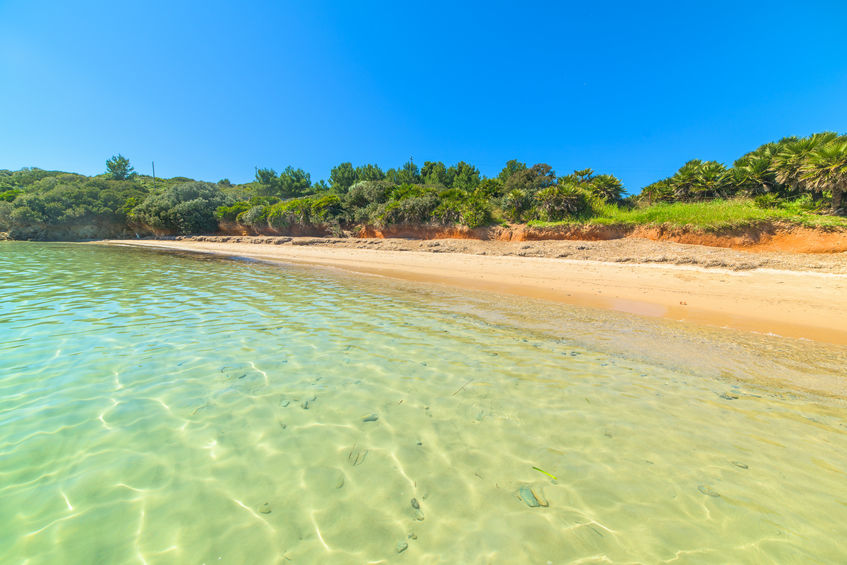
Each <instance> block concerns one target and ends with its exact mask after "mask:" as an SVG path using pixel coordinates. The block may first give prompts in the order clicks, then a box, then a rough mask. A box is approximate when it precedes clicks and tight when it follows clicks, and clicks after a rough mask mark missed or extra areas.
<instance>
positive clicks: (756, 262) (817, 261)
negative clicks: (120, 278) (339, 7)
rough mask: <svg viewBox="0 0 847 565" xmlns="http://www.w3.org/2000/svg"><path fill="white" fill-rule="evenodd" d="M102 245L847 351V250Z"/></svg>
mask: <svg viewBox="0 0 847 565" xmlns="http://www.w3.org/2000/svg"><path fill="white" fill-rule="evenodd" d="M103 243H107V244H110V245H133V246H142V247H148V248H160V249H163V250H168V249H170V250H180V251H191V252H200V253H212V254H218V255H224V256H238V257H249V258H254V259H259V260H263V261H270V262H277V263H296V264H304V265H317V266H323V267H334V268H341V269H344V270H347V271H352V272H356V273H363V274H370V275H381V276H388V277H393V278H398V279H403V280H410V281H420V282H428V283H439V284H448V285H453V286H458V287H462V288H469V289H476V290H484V291H490V292H497V293H505V294H513V295H519V296H529V297H533V298H541V299H546V300H553V301H557V302H563V303H568V304H575V305H580V306H590V307H596V308H605V309H609V310H615V311H622V312H629V313H634V314H640V315H644V316H652V317H663V318H669V319H674V320H680V321H687V322H692V323H699V324H708V325H712V326H718V327H730V328H735V329H741V330H747V331H754V332H760V333H766V334H776V335H780V336H785V337H792V338H803V339H810V340H816V341H821V342H826V343H834V344H840V345H845V344H847V300H844V296H845V291H847V256H845V255H847V254H843V253H841V254H829V255H811V254H790V253H767V254H758V253H745V252H739V251H733V250H728V249H717V248H708V247H702V246H696V245H681V244H673V243H664V242H654V241H647V240H632V239H630V240H626V241H625V242H616V241H608V242H576V241H538V242H496V241H469V240H428V241H416V240H390V239H385V240H362V239H324V238H288V237H280V238H266V237H257V238H231V237H198V238H182V239H171V240H127V241H119V240H115V241H107V242H103Z"/></svg>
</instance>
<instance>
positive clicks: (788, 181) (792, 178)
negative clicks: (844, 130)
mask: <svg viewBox="0 0 847 565" xmlns="http://www.w3.org/2000/svg"><path fill="white" fill-rule="evenodd" d="M837 137H838V134H837V133H834V132H831V131H826V132H823V133H815V134H813V135H811V136H809V137H804V138H802V139H797V138H794V139H790V140H781V141H780V148H779V150H778V151H777V153H776V154H775V155H774V156H773V161H772V162H771V165H770V172H772V173H773V174H774V177H775V178H776V181H777V182H778V183H780V184H782V185H785V186H786V187H788V189H789V190H791V191H794V192H797V191H799V190H800V189H802V185H803V182H802V178H801V177H802V168H803V164H804V163H805V162H806V160H807V159H808V158H809V155H810V154H811V153H812V152H813V151H814V150H815V149H817V148H818V147H820V146H821V145H825V144H827V143H829V142H831V141H834V140H835V139H836V138H837ZM783 141H784V143H783Z"/></svg>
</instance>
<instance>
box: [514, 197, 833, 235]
mask: <svg viewBox="0 0 847 565" xmlns="http://www.w3.org/2000/svg"><path fill="white" fill-rule="evenodd" d="M777 222H778V223H786V224H792V225H798V226H803V227H810V228H821V229H847V218H845V217H842V216H824V215H820V214H818V213H815V212H814V211H813V210H811V209H809V208H808V205H807V203H806V202H804V201H801V202H799V203H798V202H796V201H795V202H790V201H789V202H781V203H778V204H776V205H775V206H763V205H762V204H761V203H757V202H756V200H754V199H752V198H732V199H726V200H710V201H707V202H672V203H657V204H654V205H652V206H649V207H645V208H632V209H626V208H621V207H619V206H616V205H614V204H607V203H599V202H595V203H592V206H591V213H590V214H586V215H584V216H582V217H578V218H569V219H567V220H564V221H560V222H543V221H538V220H534V221H531V222H529V225H530V226H535V227H554V226H559V225H578V224H579V225H621V226H641V225H656V226H659V225H664V226H673V227H679V228H691V229H696V230H703V231H710V232H714V231H720V230H727V229H734V228H745V227H751V226H756V225H762V224H768V223H777Z"/></svg>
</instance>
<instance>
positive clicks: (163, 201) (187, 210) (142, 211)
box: [132, 181, 228, 234]
mask: <svg viewBox="0 0 847 565" xmlns="http://www.w3.org/2000/svg"><path fill="white" fill-rule="evenodd" d="M227 203H228V202H227V198H226V196H225V195H224V193H223V192H221V189H220V188H219V187H218V186H217V185H214V184H209V183H204V182H195V181H191V182H185V183H182V184H178V185H175V186H172V187H169V188H167V189H165V191H164V192H161V193H159V194H153V195H150V196H148V197H147V198H146V199H145V200H144V201H143V202H142V203H141V204H139V205H138V206H136V207H135V209H134V210H133V211H132V216H133V218H134V219H136V220H137V221H140V222H142V223H145V224H147V225H149V226H150V227H152V228H155V229H159V230H167V231H170V232H175V233H180V234H191V233H206V232H213V231H216V230H217V227H218V221H217V217H216V216H215V212H216V210H217V209H218V208H219V207H221V206H224V205H226V204H227Z"/></svg>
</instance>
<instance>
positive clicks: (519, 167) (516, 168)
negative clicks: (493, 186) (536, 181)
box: [498, 159, 527, 184]
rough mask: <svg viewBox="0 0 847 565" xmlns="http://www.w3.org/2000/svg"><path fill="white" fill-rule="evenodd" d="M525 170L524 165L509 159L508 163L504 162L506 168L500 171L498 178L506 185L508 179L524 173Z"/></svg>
mask: <svg viewBox="0 0 847 565" xmlns="http://www.w3.org/2000/svg"><path fill="white" fill-rule="evenodd" d="M526 169H527V166H526V163H521V162H520V161H518V160H517V159H511V160H509V161H506V166H505V167H503V170H502V171H500V174H499V175H498V178H499V179H500V181H501V182H502V183H503V184H506V182H507V181H508V180H509V178H511V176H512V175H514V174H515V173H517V172H520V171H525V170H526Z"/></svg>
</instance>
